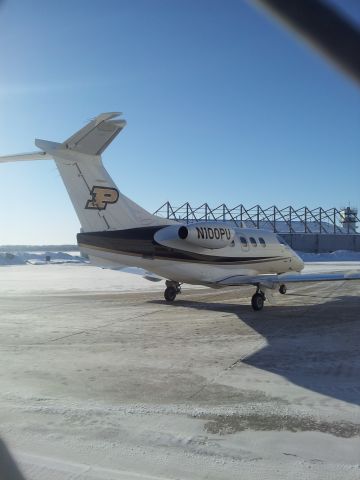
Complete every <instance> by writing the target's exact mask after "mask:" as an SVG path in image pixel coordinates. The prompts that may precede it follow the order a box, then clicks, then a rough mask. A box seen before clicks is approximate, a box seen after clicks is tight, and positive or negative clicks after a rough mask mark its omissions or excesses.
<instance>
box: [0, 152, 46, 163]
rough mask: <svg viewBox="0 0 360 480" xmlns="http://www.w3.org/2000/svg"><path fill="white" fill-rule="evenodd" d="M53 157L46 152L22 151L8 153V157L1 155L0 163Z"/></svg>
mask: <svg viewBox="0 0 360 480" xmlns="http://www.w3.org/2000/svg"><path fill="white" fill-rule="evenodd" d="M52 158H53V157H52V156H51V155H49V154H48V153H46V152H31V153H20V154H16V155H6V157H0V163H6V162H21V161H28V160H51V159H52Z"/></svg>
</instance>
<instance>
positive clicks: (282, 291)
mask: <svg viewBox="0 0 360 480" xmlns="http://www.w3.org/2000/svg"><path fill="white" fill-rule="evenodd" d="M279 292H280V293H281V294H282V295H285V293H286V285H284V284H282V285H280V287H279Z"/></svg>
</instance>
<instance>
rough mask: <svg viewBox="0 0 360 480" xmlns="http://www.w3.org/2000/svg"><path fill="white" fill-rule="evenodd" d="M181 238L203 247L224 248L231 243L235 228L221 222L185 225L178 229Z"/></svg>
mask: <svg viewBox="0 0 360 480" xmlns="http://www.w3.org/2000/svg"><path fill="white" fill-rule="evenodd" d="M178 235H179V238H180V239H181V240H184V241H185V242H188V243H191V244H192V245H197V246H198V247H202V248H224V247H227V246H229V245H230V244H231V242H232V241H233V240H234V237H235V230H233V229H232V228H229V227H228V226H226V225H224V224H223V223H220V222H216V223H214V222H212V223H210V222H201V223H196V224H193V225H192V224H190V225H183V226H182V227H180V228H179V230H178Z"/></svg>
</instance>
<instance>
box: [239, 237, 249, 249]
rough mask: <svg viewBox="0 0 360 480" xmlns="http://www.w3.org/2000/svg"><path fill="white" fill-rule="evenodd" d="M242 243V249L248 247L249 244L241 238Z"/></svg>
mask: <svg viewBox="0 0 360 480" xmlns="http://www.w3.org/2000/svg"><path fill="white" fill-rule="evenodd" d="M240 242H241V246H242V247H247V246H248V242H247V240H246V238H245V237H240Z"/></svg>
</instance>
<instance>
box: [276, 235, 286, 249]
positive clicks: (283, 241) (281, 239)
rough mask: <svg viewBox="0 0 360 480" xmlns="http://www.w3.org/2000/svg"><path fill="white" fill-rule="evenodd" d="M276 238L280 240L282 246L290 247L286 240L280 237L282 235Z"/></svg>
mask: <svg viewBox="0 0 360 480" xmlns="http://www.w3.org/2000/svg"><path fill="white" fill-rule="evenodd" d="M276 238H277V239H278V240H279V242H280V243H281V245H286V246H288V244H287V243H286V242H285V240H284V239H283V238H282V237H280V235H276Z"/></svg>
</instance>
